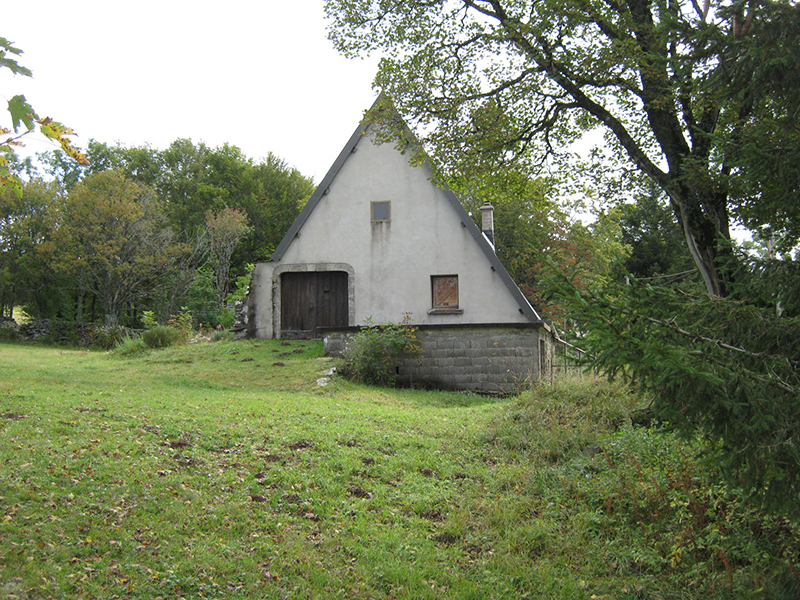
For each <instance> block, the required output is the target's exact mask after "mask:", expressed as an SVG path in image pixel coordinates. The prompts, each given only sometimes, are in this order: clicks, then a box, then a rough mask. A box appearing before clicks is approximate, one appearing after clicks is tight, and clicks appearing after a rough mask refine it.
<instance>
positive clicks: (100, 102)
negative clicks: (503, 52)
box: [0, 0, 377, 182]
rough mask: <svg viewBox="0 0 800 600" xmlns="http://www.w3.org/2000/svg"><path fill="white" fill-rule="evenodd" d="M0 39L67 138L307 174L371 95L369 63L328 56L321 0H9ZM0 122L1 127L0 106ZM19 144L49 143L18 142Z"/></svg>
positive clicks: (10, 90)
mask: <svg viewBox="0 0 800 600" xmlns="http://www.w3.org/2000/svg"><path fill="white" fill-rule="evenodd" d="M4 5H5V6H3V13H2V16H3V23H4V26H3V28H2V29H1V30H0V36H2V37H5V38H6V39H8V40H10V41H12V42H14V44H15V46H17V47H18V48H20V49H22V50H23V51H24V54H23V55H22V56H21V57H20V58H19V62H20V63H21V64H22V65H24V66H26V67H28V68H29V69H31V70H32V71H33V78H32V79H30V78H27V77H21V76H12V75H10V74H9V73H8V72H7V69H2V70H0V94H2V96H3V97H4V98H5V99H6V100H8V99H9V98H11V97H12V96H14V95H16V94H25V96H26V98H27V99H28V101H29V102H30V103H31V105H32V106H33V107H34V109H36V111H37V112H38V113H39V115H40V116H42V117H44V116H50V117H52V118H54V119H55V120H57V121H61V122H62V123H64V124H65V125H67V126H69V127H72V128H73V129H74V130H75V132H76V133H77V134H78V137H77V138H76V142H77V144H78V145H79V146H82V147H85V146H86V144H87V142H88V141H89V139H96V140H98V141H101V142H106V143H109V144H114V143H116V142H120V143H122V144H123V145H126V146H134V145H143V144H150V145H152V146H154V147H156V148H163V147H166V146H168V145H169V144H170V142H172V141H173V140H175V139H177V138H191V139H192V140H194V141H195V142H200V141H203V142H205V143H206V144H208V145H210V146H212V147H215V146H220V145H222V144H224V143H226V142H227V143H229V144H232V145H235V146H238V147H239V148H241V149H242V151H243V152H244V153H245V154H246V155H247V156H250V157H252V158H255V159H259V158H261V157H264V156H266V155H267V153H268V152H272V153H273V154H275V155H277V156H279V157H281V158H283V159H284V160H285V161H286V162H287V163H288V164H289V165H290V166H292V167H296V168H297V169H298V170H300V172H301V173H303V174H304V175H307V176H310V177H313V178H314V180H315V181H316V182H319V181H320V180H321V179H322V177H323V176H324V175H325V173H326V172H327V170H328V168H329V167H330V165H331V164H332V163H333V161H334V160H335V159H336V156H337V155H338V153H339V151H340V150H341V149H342V147H343V146H344V144H345V143H346V142H347V140H348V138H349V136H350V134H351V133H352V131H353V130H354V129H355V127H356V126H357V125H358V122H359V119H360V118H361V116H362V114H363V112H364V110H366V109H367V108H369V107H370V105H371V104H372V102H373V101H374V99H375V97H376V95H377V92H376V91H374V90H373V89H372V79H373V77H374V75H375V71H376V70H377V60H374V59H371V60H348V59H345V58H343V57H341V56H340V55H339V54H338V53H337V52H336V51H335V50H334V49H333V47H332V45H331V43H330V42H329V41H328V39H327V37H326V30H325V19H324V14H323V10H322V5H323V1H322V0H291V1H287V0H280V1H279V0H227V1H224V2H220V1H219V0H216V1H208V0H192V1H186V0H161V1H153V0H138V1H137V2H125V1H122V0H88V1H87V0H72V1H66V0H17V1H16V2H13V3H4ZM0 119H1V120H0V124H3V125H6V126H8V125H10V120H9V118H8V114H7V113H6V112H5V111H2V115H0ZM26 144H27V146H28V149H29V151H36V152H39V151H43V150H46V149H48V148H50V147H52V146H49V145H48V143H47V142H46V141H45V140H42V139H41V138H36V139H34V138H32V137H31V138H29V141H28V142H26Z"/></svg>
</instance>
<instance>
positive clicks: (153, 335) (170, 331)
mask: <svg viewBox="0 0 800 600" xmlns="http://www.w3.org/2000/svg"><path fill="white" fill-rule="evenodd" d="M142 341H143V342H144V343H145V345H146V346H147V347H148V348H166V347H167V346H173V345H175V344H180V343H182V342H184V341H186V334H185V333H184V332H183V331H181V330H180V329H176V328H175V327H170V326H169V325H156V326H155V327H153V328H152V329H148V330H147V331H145V332H144V333H143V334H142Z"/></svg>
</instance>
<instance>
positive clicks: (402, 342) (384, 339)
mask: <svg viewBox="0 0 800 600" xmlns="http://www.w3.org/2000/svg"><path fill="white" fill-rule="evenodd" d="M408 322H409V318H408V316H406V317H405V318H404V319H403V321H401V322H400V323H385V324H383V325H374V324H373V323H371V322H370V321H369V320H368V322H367V325H365V326H364V327H362V328H361V330H360V331H359V332H358V333H357V334H355V335H354V336H352V337H351V338H350V339H349V340H348V342H347V348H346V349H345V351H344V352H343V353H342V358H343V359H344V365H343V366H342V374H343V375H344V376H345V377H347V378H348V379H350V380H352V381H355V382H358V383H368V384H372V385H384V386H393V385H395V383H396V382H397V370H396V369H397V364H398V359H400V358H402V357H408V356H414V355H417V354H419V353H420V352H421V351H422V349H421V348H420V345H419V340H418V339H417V335H416V332H417V328H416V327H411V326H410V325H409V324H408Z"/></svg>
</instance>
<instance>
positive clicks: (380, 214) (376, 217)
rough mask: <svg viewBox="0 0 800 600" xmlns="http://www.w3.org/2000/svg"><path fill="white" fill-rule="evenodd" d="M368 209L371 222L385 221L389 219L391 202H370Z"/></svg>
mask: <svg viewBox="0 0 800 600" xmlns="http://www.w3.org/2000/svg"><path fill="white" fill-rule="evenodd" d="M370 210H371V212H372V222H373V223H385V222H388V221H390V220H391V217H392V203H391V202H370Z"/></svg>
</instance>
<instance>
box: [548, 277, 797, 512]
mask: <svg viewBox="0 0 800 600" xmlns="http://www.w3.org/2000/svg"><path fill="white" fill-rule="evenodd" d="M550 283H551V285H552V286H553V287H554V288H555V289H556V290H557V293H559V294H560V295H561V297H562V299H563V301H564V302H566V303H568V304H569V306H570V307H571V309H572V315H573V316H574V318H576V319H577V320H578V321H579V323H580V330H581V331H582V332H583V334H584V335H583V337H582V338H581V339H580V341H579V342H578V344H579V345H580V346H581V347H583V348H584V349H585V350H587V351H588V352H587V355H586V357H587V359H588V361H589V364H591V366H592V367H594V368H595V369H598V370H600V371H601V372H603V373H606V374H608V375H610V376H612V377H621V378H623V379H626V380H630V381H631V382H632V383H633V384H635V385H636V386H637V387H638V388H639V389H640V390H641V391H643V392H644V393H646V394H647V395H649V396H650V397H652V398H653V410H654V411H655V415H656V416H657V418H659V419H660V420H662V421H663V422H665V423H669V424H670V426H671V427H673V428H675V429H676V430H678V431H680V432H681V433H682V434H684V435H686V436H687V437H691V436H694V435H699V436H701V437H703V438H705V439H707V440H708V446H709V447H708V451H707V457H708V460H711V461H713V462H714V464H716V465H718V466H720V467H721V468H722V469H723V471H724V473H725V475H726V477H727V480H728V482H729V483H730V485H731V486H732V487H734V488H738V489H741V490H742V493H746V494H750V495H752V496H753V497H754V498H757V499H759V500H761V501H763V502H765V503H767V504H768V505H770V506H772V507H775V508H776V509H778V510H782V511H786V512H789V513H794V514H800V444H799V443H798V442H797V439H798V423H800V368H798V367H800V319H798V318H797V317H793V318H781V317H778V316H776V314H775V310H774V308H772V307H767V308H759V307H757V306H754V305H753V304H749V303H743V302H739V301H734V300H726V299H720V298H715V299H710V298H708V297H706V296H703V295H695V294H690V293H687V292H682V291H680V290H676V289H672V288H667V287H654V286H649V285H642V284H634V285H630V286H624V285H617V284H610V283H609V284H607V285H605V286H604V287H602V288H595V289H593V290H590V291H588V292H585V291H584V292H581V291H579V290H577V289H576V288H575V287H574V286H573V285H572V284H571V282H569V281H568V280H566V279H565V278H563V277H561V276H559V275H553V277H552V278H551V279H550Z"/></svg>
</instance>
